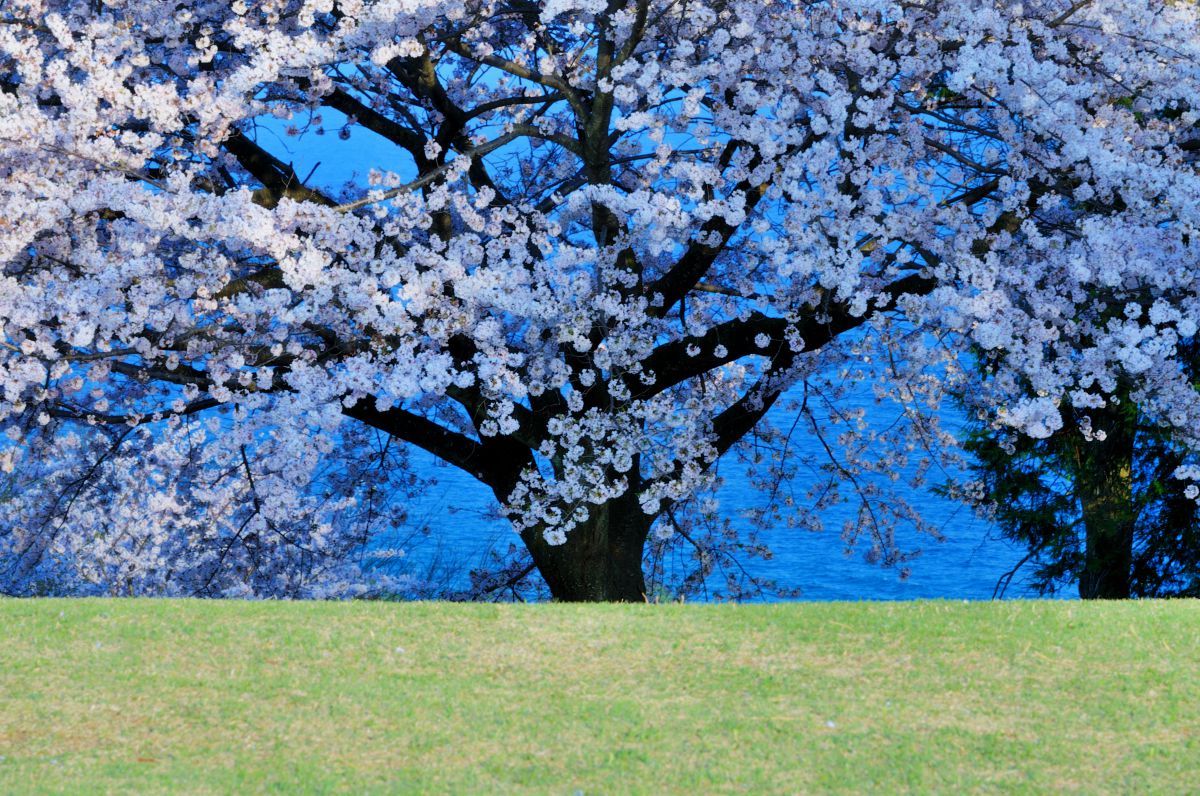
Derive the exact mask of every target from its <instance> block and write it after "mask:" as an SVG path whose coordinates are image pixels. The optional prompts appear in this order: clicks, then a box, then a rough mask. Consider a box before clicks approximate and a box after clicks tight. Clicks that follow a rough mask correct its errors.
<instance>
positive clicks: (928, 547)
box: [403, 406, 1074, 600]
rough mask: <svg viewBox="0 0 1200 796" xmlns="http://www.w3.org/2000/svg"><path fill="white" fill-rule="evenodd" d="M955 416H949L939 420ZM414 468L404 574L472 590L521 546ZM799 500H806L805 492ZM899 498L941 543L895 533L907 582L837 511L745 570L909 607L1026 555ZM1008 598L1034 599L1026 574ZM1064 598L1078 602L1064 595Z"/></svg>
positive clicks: (975, 525) (774, 538)
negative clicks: (420, 490) (854, 540)
mask: <svg viewBox="0 0 1200 796" xmlns="http://www.w3.org/2000/svg"><path fill="white" fill-rule="evenodd" d="M868 411H869V412H874V413H875V418H877V420H878V421H879V422H887V421H888V419H889V418H888V416H887V408H886V407H883V408H881V407H878V406H871V407H869V408H868ZM957 420H958V418H957V417H956V416H954V414H953V413H952V412H950V411H948V412H947V413H946V414H945V415H944V416H943V422H946V423H947V424H952V423H954V422H955V421H957ZM793 444H795V445H799V446H800V449H801V453H803V452H804V446H805V445H809V446H811V445H815V444H817V443H816V441H815V439H812V438H808V437H804V436H803V435H798V436H796V437H794V438H793ZM413 462H414V463H415V464H416V466H417V468H418V470H419V472H420V473H421V475H423V476H426V477H431V478H433V479H435V480H436V484H434V485H433V486H431V487H430V488H429V489H427V490H426V491H425V493H424V494H423V495H422V496H421V497H419V498H418V499H416V500H415V501H412V502H411V503H410V505H409V511H410V516H411V520H412V522H413V524H414V525H426V526H427V527H428V528H429V529H430V534H429V535H428V536H419V537H416V538H414V539H412V540H410V543H409V544H407V545H405V548H406V556H405V558H404V559H403V562H404V568H405V569H407V570H408V571H410V572H423V571H425V570H428V569H430V568H433V569H435V570H438V571H440V572H442V573H456V574H454V575H452V576H450V575H447V577H449V578H450V579H451V582H453V583H454V584H456V585H458V586H460V587H462V586H466V585H467V582H468V579H467V574H466V573H467V572H468V571H469V569H470V568H471V567H472V566H478V565H480V564H481V563H483V561H484V559H485V558H486V556H487V553H488V551H489V550H492V549H496V550H504V549H507V547H508V545H509V544H510V543H517V544H519V543H520V540H519V539H518V537H517V536H516V534H515V533H514V532H513V531H512V530H511V529H510V528H509V527H508V525H507V523H505V522H504V521H502V520H500V519H498V518H496V517H494V516H492V514H493V512H494V504H493V501H492V498H491V493H490V491H489V490H488V489H487V488H485V487H483V486H482V485H481V484H479V483H478V482H477V481H475V480H474V479H473V478H472V477H471V476H469V475H467V474H466V473H463V472H461V471H459V470H458V469H456V468H454V467H449V466H446V465H441V464H439V463H437V462H435V461H434V460H433V458H432V457H430V456H428V455H425V454H423V453H420V452H414V454H413ZM744 471H745V468H744V467H743V466H741V465H740V464H738V463H736V462H729V463H728V464H727V465H726V466H725V467H723V469H722V471H721V472H722V476H723V478H724V481H725V483H724V485H723V486H722V488H721V490H720V491H719V493H718V497H719V499H720V501H721V509H720V511H721V512H722V514H723V515H726V516H729V517H730V518H731V519H733V520H734V522H735V523H738V522H739V521H740V522H741V524H742V525H743V527H746V526H747V525H748V522H747V521H746V520H743V519H741V518H740V517H739V515H738V512H739V511H740V510H742V509H744V508H746V507H749V506H753V505H756V502H755V501H756V498H757V497H758V495H757V492H756V490H755V489H754V487H752V486H751V485H750V483H749V482H748V480H747V478H746V477H745V474H744ZM797 486H799V487H801V488H800V489H797V490H796V491H797V492H803V485H802V484H800V485H797ZM897 488H898V491H899V492H900V493H901V494H903V495H904V497H906V498H907V499H908V500H909V501H911V502H912V503H914V504H915V505H917V506H918V507H920V509H921V512H922V515H923V517H924V518H925V520H926V521H927V522H929V523H932V524H933V525H934V526H935V527H936V528H938V529H939V531H940V533H941V534H942V536H943V537H944V538H943V539H942V540H941V541H939V540H937V539H934V538H933V537H931V536H929V535H927V534H918V533H916V532H915V531H912V530H911V529H909V530H907V531H904V530H903V529H902V530H898V531H897V543H898V545H899V547H900V548H901V549H902V550H915V549H919V550H920V555H919V556H918V557H917V558H916V559H915V560H913V561H911V562H910V563H909V564H908V566H909V568H910V570H911V575H910V576H909V577H908V578H905V579H901V578H900V576H899V573H898V570H897V569H896V568H884V567H881V566H879V565H877V564H871V563H868V562H867V561H866V560H865V558H864V553H865V550H866V548H867V547H868V545H867V544H866V542H865V540H864V542H863V543H862V544H861V545H860V546H859V547H858V548H857V549H855V550H853V551H852V552H851V553H850V554H849V555H847V554H846V551H845V547H846V545H845V543H844V542H843V541H842V539H841V536H840V528H841V526H842V522H843V520H844V519H846V518H847V517H848V516H849V512H851V511H852V510H853V509H852V508H851V507H846V506H839V507H835V508H833V509H831V510H829V511H828V512H825V513H823V514H822V519H823V521H824V524H825V527H826V529H827V530H823V531H806V530H797V529H787V528H782V529H778V530H773V529H772V530H768V531H766V532H764V533H763V534H762V541H764V542H765V543H767V544H768V545H769V546H770V548H771V550H772V551H773V552H774V558H772V559H771V560H769V561H764V560H762V559H759V558H747V559H745V560H743V562H742V563H743V564H744V566H745V567H746V569H747V570H748V571H750V572H751V573H753V574H755V575H757V576H761V577H764V578H769V579H772V580H775V581H777V582H778V583H779V584H780V585H781V586H785V587H788V588H799V589H800V590H801V597H800V599H805V600H910V599H917V598H938V597H940V598H947V599H970V600H989V599H992V597H993V593H994V591H995V590H996V585H997V581H998V580H999V579H1000V578H1001V576H1003V575H1004V573H1006V572H1007V571H1008V570H1010V569H1011V568H1012V567H1013V566H1014V565H1016V563H1017V562H1018V561H1020V559H1021V558H1022V556H1023V555H1024V550H1023V549H1021V548H1019V547H1016V546H1014V545H1012V544H1011V543H1009V542H1007V541H1005V540H1003V539H1001V538H1000V537H999V534H998V532H997V531H996V529H995V528H994V527H993V526H991V525H990V524H989V523H987V522H985V521H983V520H981V519H979V518H978V517H976V516H974V515H973V514H972V512H970V511H969V510H968V509H966V508H965V507H963V506H962V505H960V504H958V503H955V502H953V501H950V500H947V499H945V498H941V497H939V496H937V495H934V494H932V493H931V492H926V491H919V492H917V491H913V490H911V489H908V490H907V491H905V488H904V485H903V484H899V485H897ZM1004 596H1005V597H1006V598H1020V597H1032V596H1036V595H1035V594H1034V593H1033V592H1032V591H1031V589H1030V588H1029V587H1028V585H1027V584H1026V583H1025V582H1024V581H1023V579H1022V576H1021V575H1020V574H1018V575H1017V577H1015V578H1014V579H1013V581H1012V583H1011V584H1010V585H1009V587H1008V589H1007V590H1006V592H1005V594H1004ZM1061 596H1064V597H1072V596H1074V595H1073V594H1070V593H1067V594H1063V595H1061Z"/></svg>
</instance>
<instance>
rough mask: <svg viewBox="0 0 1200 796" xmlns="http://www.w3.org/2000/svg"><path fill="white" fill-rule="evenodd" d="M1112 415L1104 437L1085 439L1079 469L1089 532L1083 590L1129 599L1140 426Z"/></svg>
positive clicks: (1102, 596) (1097, 595)
mask: <svg viewBox="0 0 1200 796" xmlns="http://www.w3.org/2000/svg"><path fill="white" fill-rule="evenodd" d="M1114 415H1115V413H1114ZM1107 420H1108V422H1107V423H1106V424H1105V425H1104V426H1102V428H1103V429H1104V431H1105V432H1106V434H1107V436H1106V437H1105V439H1104V440H1103V441H1102V442H1101V441H1093V442H1090V443H1086V442H1085V443H1083V447H1084V448H1085V452H1084V453H1083V455H1082V456H1081V457H1080V464H1081V466H1080V468H1079V471H1078V475H1077V478H1078V481H1077V488H1078V494H1079V500H1080V505H1081V507H1082V510H1083V525H1084V529H1085V534H1086V537H1087V538H1086V542H1085V545H1084V562H1083V569H1082V570H1081V571H1080V573H1079V596H1080V597H1081V598H1083V599H1085V600H1095V599H1100V600H1124V599H1128V598H1129V595H1130V579H1131V577H1132V570H1133V526H1134V521H1135V519H1136V514H1135V512H1134V506H1133V497H1134V496H1133V448H1134V434H1135V432H1136V429H1134V428H1133V427H1132V424H1131V423H1130V422H1129V421H1128V420H1127V419H1126V418H1124V417H1122V416H1120V415H1115V416H1110V417H1109V418H1107Z"/></svg>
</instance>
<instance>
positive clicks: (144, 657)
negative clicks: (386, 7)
mask: <svg viewBox="0 0 1200 796" xmlns="http://www.w3.org/2000/svg"><path fill="white" fill-rule="evenodd" d="M1196 788H1200V603H1196V602H1185V601H1178V602H1170V603H1155V602H1141V603H1125V604H1117V603H1110V604H1088V605H1081V604H1078V603H1075V604H1071V603H1030V602H1007V603H973V604H964V603H943V602H923V603H907V604H880V603H875V604H867V603H859V604H791V605H772V606H733V605H694V606H693V605H687V606H682V605H667V606H592V607H579V606H568V605H533V606H488V605H480V606H462V605H443V604H382V603H348V604H347V603H222V602H192V601H182V602H177V601H141V600H139V601H91V600H88V601H60V600H38V601H0V794H8V793H26V792H50V793H54V792H62V793H104V792H114V793H156V792H178V793H235V792H236V793H246V792H280V793H297V792H311V793H324V792H335V793H336V792H347V793H391V792H399V793H430V792H433V793H468V794H470V793H509V792H515V793H523V792H528V793H551V794H555V793H557V794H576V793H583V794H606V793H614V794H616V793H685V794H689V795H690V796H700V795H701V794H708V793H722V792H724V793H748V794H761V793H799V792H821V793H823V792H855V793H880V792H886V793H893V792H911V793H931V792H943V793H961V792H964V791H973V792H996V793H1014V792H1017V793H1020V792H1053V793H1059V792H1078V793H1089V794H1090V793H1105V792H1107V793H1131V794H1141V793H1152V792H1162V793H1184V792H1188V791H1189V790H1192V791H1193V792H1194V789H1196Z"/></svg>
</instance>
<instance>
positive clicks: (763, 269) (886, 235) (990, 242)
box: [0, 0, 1200, 600]
mask: <svg viewBox="0 0 1200 796" xmlns="http://www.w3.org/2000/svg"><path fill="white" fill-rule="evenodd" d="M1197 22H1198V18H1197V12H1196V10H1195V9H1194V8H1193V7H1192V6H1191V5H1190V4H1173V3H1164V2H1154V1H1152V0H1128V1H1127V0H1122V1H1121V2H1116V0H1098V1H1097V2H1087V0H1080V1H1079V2H1065V1H1063V0H1038V1H1037V2H1027V3H1022V4H1010V3H1003V2H995V3H983V4H980V3H977V2H974V0H971V1H968V0H944V1H942V2H924V3H897V2H891V1H890V0H846V1H839V0H835V1H833V2H813V3H809V2H798V1H796V0H792V1H784V0H754V1H753V2H737V1H735V0H729V1H725V0H687V1H683V0H552V1H551V2H542V3H533V2H524V0H468V1H467V2H438V1H437V0H378V1H372V0H265V1H264V2H255V3H248V2H243V1H242V0H233V1H232V2H229V1H228V0H199V2H187V3H166V4H162V3H146V2H139V1H138V0H105V2H100V3H97V2H93V0H15V2H9V3H6V4H5V6H4V8H3V10H0V176H2V179H0V264H2V267H3V274H2V276H0V325H2V330H0V387H2V393H0V425H3V427H4V429H5V431H6V432H7V434H8V439H9V440H10V443H11V444H9V445H7V446H6V447H5V448H3V449H2V451H0V457H2V459H0V464H2V465H3V467H4V469H5V470H6V471H9V472H11V473H14V474H16V476H17V477H24V478H25V479H26V482H28V480H29V479H30V478H33V477H35V476H36V478H37V479H38V480H40V481H42V482H44V483H53V484H54V485H55V486H56V489H57V494H59V495H60V497H61V499H60V500H56V501H47V500H44V499H33V498H30V497H28V490H26V491H25V492H24V493H18V494H15V495H14V496H13V497H11V499H9V500H8V501H7V502H6V503H5V504H4V509H3V510H4V512H5V514H6V520H5V522H6V526H7V527H5V528H4V529H3V530H2V531H0V534H3V536H0V545H3V546H5V547H6V549H7V553H6V554H5V561H6V563H5V564H4V566H5V567H6V573H7V574H6V575H5V578H6V580H5V583H7V584H9V585H8V586H7V587H6V588H8V589H9V590H11V591H18V592H20V591H22V590H28V589H29V588H30V584H33V583H36V582H37V581H38V579H39V578H44V577H47V576H48V574H47V573H51V572H53V571H54V567H55V566H58V565H59V564H61V562H62V561H64V560H66V558H69V557H70V555H71V551H72V550H79V549H83V548H85V547H87V546H89V545H90V546H93V547H94V546H96V545H97V544H101V542H99V541H97V540H103V545H105V546H106V549H107V550H109V551H111V556H110V557H109V558H105V559H104V560H103V563H102V564H100V565H97V566H96V568H95V571H90V572H88V573H86V575H85V576H83V577H84V580H85V581H88V582H92V583H97V584H111V583H114V582H119V583H122V584H126V583H127V584H128V588H129V589H130V590H135V591H136V590H149V591H154V590H159V591H163V590H166V591H175V592H182V593H197V594H225V593H244V592H246V591H247V590H248V591H249V592H251V593H262V594H270V593H291V591H290V590H295V589H300V588H301V584H303V588H304V589H317V590H318V591H320V589H322V588H325V586H319V585H316V584H322V583H324V584H328V583H335V582H336V581H337V579H338V577H340V576H338V575H337V574H336V572H335V570H336V569H337V568H336V567H333V568H332V569H328V568H324V565H321V564H318V563H314V562H320V561H325V560H326V559H327V558H328V559H329V560H333V558H336V556H332V551H335V550H336V549H341V548H340V547H339V546H340V545H343V544H344V543H345V541H346V540H347V539H353V538H354V533H355V532H354V527H356V526H355V523H356V522H358V521H359V519H361V514H362V512H364V511H368V513H369V510H371V509H370V507H371V506H372V505H376V504H372V503H371V502H370V500H373V499H374V498H372V497H371V495H376V494H378V493H379V491H385V492H386V491H387V490H389V489H393V488H395V487H396V486H397V485H396V484H395V483H393V481H395V480H396V479H401V480H402V475H401V474H402V472H403V461H402V460H401V459H402V454H398V453H396V452H395V451H394V450H392V449H391V448H390V447H389V446H390V445H391V441H394V442H395V443H397V447H400V445H399V443H404V444H406V445H408V446H415V447H417V448H421V449H424V450H426V451H428V452H430V453H432V454H433V455H434V456H436V457H439V458H440V459H442V460H444V461H446V462H448V463H450V464H451V465H454V466H456V467H459V468H461V469H463V470H465V471H466V472H469V473H470V474H471V475H473V476H474V477H475V478H477V479H479V480H480V481H481V482H483V483H484V484H486V485H487V486H488V487H489V488H490V489H491V490H492V492H493V493H494V495H495V497H496V499H497V501H498V502H499V504H500V505H501V506H502V507H503V510H504V512H505V513H506V516H508V518H509V519H510V520H511V522H512V524H513V527H514V529H515V530H516V531H517V532H519V533H520V536H521V539H522V541H523V543H524V545H525V546H526V547H527V548H528V551H529V553H530V554H531V556H532V562H533V564H534V565H535V566H536V567H537V570H538V571H539V572H540V574H541V576H542V577H543V578H544V579H545V581H546V583H547V584H548V586H549V588H550V591H551V593H552V594H553V595H554V596H555V597H557V598H560V599H572V600H576V599H588V600H595V599H619V600H637V599H641V598H642V597H643V595H644V593H645V581H644V578H643V573H642V559H643V552H644V549H645V546H646V544H647V540H648V538H649V536H650V532H651V530H652V527H653V525H654V523H655V521H656V520H657V519H659V518H662V517H665V516H667V514H668V513H669V512H670V511H671V509H672V507H673V506H675V505H677V504H678V503H679V502H680V501H683V500H686V499H687V498H688V497H689V496H690V495H692V494H694V493H695V491H696V490H697V489H699V488H701V487H703V485H704V484H705V483H706V479H708V478H709V477H710V473H711V468H712V466H713V464H714V462H716V461H717V460H718V458H719V457H721V456H722V455H723V454H725V453H726V452H727V451H729V450H730V449H731V448H733V447H734V446H736V445H737V444H738V443H739V441H741V440H743V439H744V438H745V437H746V435H747V434H748V433H750V432H751V431H752V430H753V429H754V428H755V427H756V426H757V425H758V424H759V423H760V422H761V420H762V418H763V417H764V415H765V414H766V413H767V412H768V411H769V410H770V408H771V407H772V405H773V404H774V403H775V402H776V401H777V400H778V398H779V396H780V395H781V393H782V392H783V391H785V390H786V389H788V388H789V387H790V386H792V385H793V384H795V383H797V382H798V381H799V380H801V379H803V378H804V377H805V375H806V374H807V373H810V372H811V371H812V369H813V368H814V367H817V363H818V362H819V360H820V357H821V356H822V355H823V352H827V351H831V350H834V349H836V347H837V346H838V345H840V344H841V343H842V341H844V340H847V339H849V337H848V335H849V336H852V335H854V334H857V333H858V332H859V331H860V330H862V329H864V328H865V327H866V326H868V325H870V324H873V323H876V322H878V321H879V320H880V319H881V318H883V317H884V316H885V315H890V316H892V317H895V318H898V319H903V320H904V322H905V323H906V324H910V325H912V326H914V327H916V328H919V329H922V330H926V331H927V332H928V333H929V335H930V336H931V337H934V338H936V339H937V341H938V343H937V345H933V344H930V345H914V346H912V347H911V348H910V349H909V350H907V351H905V352H904V355H905V359H906V365H905V366H904V367H905V369H906V372H910V373H918V372H921V371H922V368H924V367H925V365H926V364H927V363H934V362H936V361H938V360H939V358H941V357H943V351H944V349H943V348H942V346H951V347H958V346H967V345H974V346H978V347H980V348H981V349H983V350H985V351H988V352H992V353H993V354H994V356H993V359H994V361H995V368H996V372H995V374H994V376H993V377H992V378H991V379H990V380H989V386H988V395H989V400H990V403H989V406H991V407H992V408H993V411H994V412H995V418H996V422H998V423H1001V424H1003V425H1005V426H1006V427H1011V428H1013V429H1015V430H1017V431H1020V432H1023V433H1026V434H1028V435H1030V436H1032V437H1034V438H1040V437H1045V436H1047V435H1049V434H1051V433H1053V432H1054V431H1056V430H1058V427H1059V424H1060V417H1061V414H1060V412H1059V409H1058V405H1059V404H1060V403H1061V402H1063V401H1066V400H1069V401H1070V403H1071V405H1072V406H1075V407H1089V406H1092V407H1099V406H1103V405H1105V402H1106V401H1107V400H1108V398H1109V397H1111V396H1112V395H1114V394H1115V393H1116V392H1117V390H1118V384H1132V385H1133V386H1132V397H1133V399H1134V400H1136V402H1137V404H1138V405H1139V406H1140V407H1142V409H1143V411H1144V412H1145V413H1146V414H1147V415H1148V416H1150V417H1153V418H1155V420H1156V421H1157V422H1160V423H1163V424H1166V426H1167V427H1169V428H1170V429H1172V430H1173V432H1174V433H1175V436H1176V437H1177V438H1178V439H1179V440H1181V444H1184V445H1189V446H1190V445H1194V443H1195V434H1194V429H1196V428H1200V422H1198V421H1200V401H1198V397H1197V394H1196V391H1195V390H1194V389H1193V387H1192V385H1191V384H1190V383H1189V380H1188V378H1187V376H1186V374H1185V373H1184V370H1183V368H1182V367H1181V366H1180V363H1179V360H1180V353H1179V351H1180V346H1181V345H1182V343H1183V342H1184V341H1186V340H1189V339H1191V338H1192V337H1193V336H1194V335H1195V334H1196V329H1197V320H1198V319H1200V306H1198V304H1197V288H1198V285H1197V279H1196V269H1195V266H1194V263H1195V262H1196V248H1197V245H1198V243H1197V239H1196V225H1197V223H1198V222H1200V201H1198V200H1200V181H1198V179H1197V174H1196V170H1195V167H1194V163H1193V160H1194V157H1193V154H1194V152H1195V151H1196V150H1197V149H1198V148H1200V135H1197V132H1196V129H1195V123H1196V121H1197V119H1200V66H1198V61H1197V55H1200V35H1198V34H1200V29H1198V25H1197ZM267 120H275V121H273V122H270V123H268V121H267ZM269 124H277V125H280V126H282V127H280V129H284V127H286V128H290V129H289V131H290V132H301V131H312V132H325V133H327V134H328V135H329V140H330V142H331V144H330V145H331V146H333V145H334V143H335V141H337V140H338V139H341V138H344V137H345V136H349V137H350V142H351V143H352V142H353V141H354V136H357V135H362V134H365V133H364V131H369V133H370V134H372V135H376V136H379V137H381V138H382V139H384V140H386V141H387V142H390V145H391V147H392V151H393V154H392V156H391V157H389V158H388V159H387V162H380V163H377V164H371V168H370V171H369V175H368V177H367V179H366V180H364V181H363V182H362V183H359V184H352V185H348V186H346V187H345V189H343V190H339V191H335V190H329V189H325V188H321V187H316V186H314V185H312V184H310V182H309V180H308V179H307V177H308V175H305V174H300V173H297V172H296V170H295V169H294V168H293V166H292V165H291V164H290V163H289V161H288V158H287V156H286V154H285V152H284V151H282V150H281V149H280V148H279V146H278V142H277V139H276V138H275V137H274V136H272V135H268V134H265V133H264V130H265V129H268V126H269ZM1097 285H1100V286H1103V287H1104V288H1105V290H1104V291H1103V293H1102V295H1104V296H1105V298H1104V299H1103V302H1106V304H1105V306H1104V307H1101V308H1099V309H1098V307H1097V302H1099V301H1101V300H1100V299H1098V298H1097V295H1100V294H1098V292H1097V291H1096V290H1095V289H1094V288H1095V286H1097ZM1102 310H1107V311H1102ZM931 367H932V365H931ZM894 370H897V372H898V369H894ZM368 430H369V431H368ZM380 440H383V442H382V443H380V442H379V441H380ZM372 446H374V447H372ZM343 450H350V451H359V452H364V451H365V452H367V453H370V456H367V457H366V458H367V459H369V463H368V464H362V462H361V461H360V462H359V464H358V465H355V466H356V467H358V468H359V469H358V470H357V471H356V472H357V473H358V475H362V474H363V473H364V472H368V471H369V472H370V473H371V475H370V477H369V478H366V479H365V480H364V479H361V478H360V479H359V480H357V481H355V482H354V483H355V484H356V486H355V487H354V490H357V491H354V490H351V492H353V494H350V495H348V496H347V497H345V500H344V501H342V502H341V503H338V501H336V500H334V501H330V500H328V499H325V498H324V497H322V495H323V494H333V492H335V491H336V490H324V491H323V488H322V487H319V486H318V487H316V488H314V485H320V484H326V483H332V482H340V481H342V480H345V479H346V478H348V475H347V472H348V470H347V467H334V466H331V465H330V462H333V461H336V454H337V452H338V451H343ZM376 454H378V455H376ZM397 456H399V457H401V459H398V458H396V457H397ZM114 457H120V458H122V459H123V460H124V464H123V465H122V467H121V468H115V469H114V467H113V461H114ZM189 468H190V469H189ZM350 469H353V468H350ZM185 470H186V471H187V472H190V473H192V475H190V476H189V477H187V478H183V477H181V476H180V475H179V473H181V472H184V471H185ZM1198 472H1200V471H1198ZM102 473H109V475H107V476H105V477H106V478H107V479H108V480H107V481H106V483H107V484H108V486H107V487H106V488H104V489H94V488H89V489H85V488H84V484H85V483H89V479H90V482H92V483H94V482H95V479H96V477H97V476H98V475H100V474H102ZM364 484H366V486H364ZM364 490H365V491H364ZM372 490H375V491H372ZM368 493H369V494H368ZM85 506H86V512H85V517H84V520H83V521H80V520H79V515H80V508H81V507H85ZM351 509H353V510H351ZM72 511H73V512H74V513H75V515H76V518H75V519H73V520H70V521H67V520H65V519H64V512H68V513H69V512H72ZM168 551H169V553H168ZM326 554H329V556H327V555H326ZM330 556H332V558H330ZM268 561H273V562H276V563H278V562H280V561H294V562H297V563H295V564H294V565H291V566H278V567H274V568H272V567H271V566H266V565H265V564H263V562H268ZM56 562H58V563H56ZM302 562H307V563H302ZM330 578H332V580H330Z"/></svg>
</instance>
